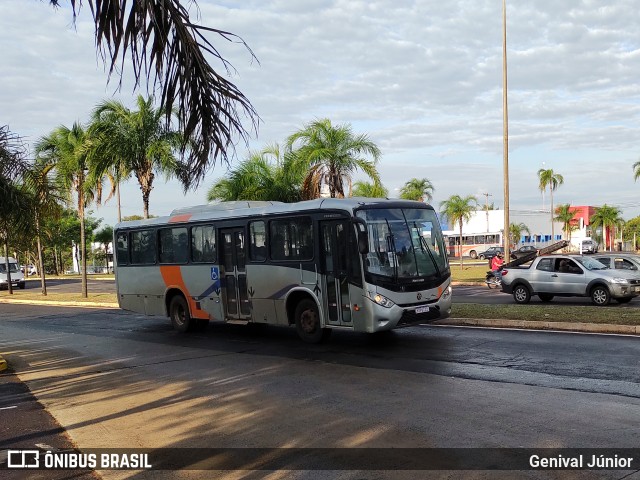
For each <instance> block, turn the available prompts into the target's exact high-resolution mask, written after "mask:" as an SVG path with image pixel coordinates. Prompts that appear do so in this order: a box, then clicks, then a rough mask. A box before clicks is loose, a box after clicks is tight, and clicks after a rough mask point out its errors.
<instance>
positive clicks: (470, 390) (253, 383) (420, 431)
mask: <svg viewBox="0 0 640 480" xmlns="http://www.w3.org/2000/svg"><path fill="white" fill-rule="evenodd" d="M0 331H1V332H2V335H1V336H0V352H2V353H3V354H4V356H5V358H6V359H7V360H8V361H9V363H10V364H11V365H12V366H13V367H14V368H15V370H16V372H17V373H18V374H19V377H20V379H21V380H22V381H24V382H25V384H26V385H27V386H28V387H29V389H30V390H31V391H32V392H33V393H34V394H35V396H36V397H37V398H38V400H39V401H40V402H41V403H42V405H44V406H45V407H46V408H47V409H48V411H49V412H50V413H51V414H52V415H53V417H54V418H55V419H56V420H57V421H58V422H59V423H60V425H62V426H63V427H64V428H65V429H66V431H67V432H68V434H69V435H70V437H71V439H72V440H73V441H75V443H76V444H77V445H78V447H79V448H81V449H82V448H101V447H102V448H107V447H147V448H160V447H169V448H176V447H186V446H189V447H265V448H270V447H282V446H288V447H293V446H295V447H323V448H325V447H326V448H328V447H385V448H387V447H395V448H400V447H530V448H543V447H566V446H570V447H592V448H596V447H610V448H622V447H629V448H637V446H638V441H639V439H640V424H639V423H638V411H640V368H639V367H640V339H638V338H636V337H624V336H602V335H585V334H573V333H553V332H536V331H508V330H492V329H473V328H459V327H458V328H455V327H435V326H417V327H411V328H407V329H404V330H401V331H397V332H395V333H394V334H392V335H390V336H383V337H373V338H372V337H370V336H368V335H365V334H353V333H349V332H334V335H333V336H332V337H331V339H330V341H329V342H328V343H326V344H322V345H316V346H309V345H305V344H303V343H301V342H300V341H299V340H298V338H297V336H296V335H295V332H294V331H293V329H288V328H275V327H266V328H261V329H258V330H255V329H249V328H247V327H245V326H236V325H221V324H216V325H211V326H210V327H209V329H208V330H207V331H206V332H204V333H201V334H194V335H181V334H178V333H176V332H174V331H173V330H172V329H171V327H170V324H169V322H168V320H166V319H162V318H147V317H143V316H139V315H133V314H127V313H124V312H120V311H103V310H84V309H71V308H59V309H52V308H51V307H35V306H24V305H20V306H18V305H6V304H2V305H0ZM1 380H2V377H0V381H1ZM13 410H14V412H13V413H12V415H16V416H20V415H26V414H28V412H25V411H23V410H22V407H21V404H18V405H17V408H16V409H13ZM14 436H15V437H16V438H23V435H22V434H21V433H20V432H15V433H14ZM12 438H13V437H12V436H9V437H8V438H5V439H0V440H4V441H5V443H6V442H9V443H10V442H11V439H12ZM0 443H1V442H0ZM101 473H102V474H103V475H105V478H111V477H113V478H123V477H118V476H117V473H120V474H122V472H116V473H114V472H101ZM145 473H146V474H147V475H145ZM145 473H142V474H139V475H137V476H136V477H135V478H159V477H160V476H163V477H164V478H183V474H184V475H186V473H185V472H171V471H165V472H157V471H156V472H145ZM263 473H264V472H263ZM422 473H425V475H423V474H422ZM422 473H421V474H420V476H419V478H441V477H440V476H433V477H432V476H431V475H430V474H429V475H427V473H428V472H422ZM462 473H463V472H456V473H455V474H453V475H451V474H448V475H445V476H444V477H443V478H460V477H464V476H468V478H622V477H623V476H624V475H629V474H631V475H629V476H628V477H625V478H629V479H638V478H640V474H638V472H635V473H634V472H629V471H626V472H621V471H611V472H603V471H600V472H584V471H581V472H555V473H553V472H515V473H514V472H506V473H504V475H502V476H501V475H500V474H499V472H474V473H469V474H468V475H467V474H465V475H462ZM572 473H574V475H572ZM433 475H436V474H433ZM263 476H264V475H263V474H261V475H257V474H256V476H255V477H248V478H263ZM216 477H217V478H218V477H219V475H216ZM229 477H230V478H232V477H233V478H237V475H231V474H230V475H229ZM189 478H200V477H198V476H195V477H189ZM274 478H354V479H355V478H416V475H415V473H413V474H412V473H411V472H393V473H389V472H387V473H386V474H385V473H384V472H382V473H380V472H378V473H375V474H372V473H371V472H369V473H366V472H365V473H364V474H363V473H362V472H355V471H354V472H348V471H347V472H345V471H342V472H338V471H331V470H327V471H311V472H310V471H302V470H298V471H296V470H292V471H291V472H289V473H288V474H286V475H284V476H277V475H276V476H275V477H274Z"/></svg>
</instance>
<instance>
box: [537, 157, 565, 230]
mask: <svg viewBox="0 0 640 480" xmlns="http://www.w3.org/2000/svg"><path fill="white" fill-rule="evenodd" d="M538 179H539V180H540V184H539V185H538V186H539V188H540V191H541V192H543V193H544V192H545V190H546V189H547V187H549V195H550V199H551V240H552V241H553V240H555V227H554V225H553V212H554V210H553V191H554V190H557V188H558V186H559V185H562V184H563V183H564V177H563V176H562V175H560V174H559V173H554V171H553V169H551V168H547V169H544V168H541V169H540V170H538Z"/></svg>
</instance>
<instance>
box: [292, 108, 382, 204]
mask: <svg viewBox="0 0 640 480" xmlns="http://www.w3.org/2000/svg"><path fill="white" fill-rule="evenodd" d="M287 148H288V149H290V150H291V151H292V153H293V154H294V155H295V158H297V159H298V161H299V162H300V163H301V164H302V165H304V166H305V167H306V170H307V172H308V173H307V175H306V177H305V179H304V182H303V185H302V191H303V197H304V198H307V199H309V198H318V197H320V193H321V189H322V186H323V185H326V186H327V187H328V189H329V194H330V196H331V198H336V197H344V196H345V188H344V187H345V185H344V184H345V182H346V183H348V184H349V187H350V186H351V176H352V174H353V173H354V172H355V171H356V170H358V169H359V170H362V171H363V172H364V173H365V174H367V175H368V176H369V177H370V178H371V179H372V180H373V181H374V182H375V183H380V176H379V174H378V171H377V170H376V163H377V162H378V160H379V158H380V149H379V148H378V147H377V146H376V145H375V144H374V143H373V142H372V141H371V140H369V138H368V137H367V136H366V135H354V134H353V132H352V131H351V127H350V126H349V125H339V126H337V127H334V126H333V125H332V124H331V121H330V120H329V119H326V118H325V119H322V120H316V121H314V122H312V123H310V124H308V125H305V127H304V128H303V129H302V130H300V131H298V132H296V133H294V134H293V135H291V136H290V137H289V138H288V139H287ZM361 155H369V156H371V157H373V160H367V159H366V158H364V157H362V156H361ZM350 190H351V188H349V192H348V194H349V195H350V194H351V191H350Z"/></svg>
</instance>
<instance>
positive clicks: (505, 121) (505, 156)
mask: <svg viewBox="0 0 640 480" xmlns="http://www.w3.org/2000/svg"><path fill="white" fill-rule="evenodd" d="M502 130H503V141H502V167H503V184H504V231H505V234H503V235H502V242H503V245H504V256H505V261H507V262H508V261H509V260H510V258H509V257H510V255H509V246H510V242H509V230H510V228H509V226H510V223H509V116H508V112H507V3H506V0H502Z"/></svg>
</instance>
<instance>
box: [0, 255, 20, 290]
mask: <svg viewBox="0 0 640 480" xmlns="http://www.w3.org/2000/svg"><path fill="white" fill-rule="evenodd" d="M9 273H10V274H11V285H12V286H14V287H20V288H24V287H25V282H24V275H23V274H22V272H21V271H20V269H19V268H18V262H17V261H16V259H15V258H12V257H9ZM7 279H8V275H7V264H6V258H5V257H0V288H9V282H8V281H7Z"/></svg>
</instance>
